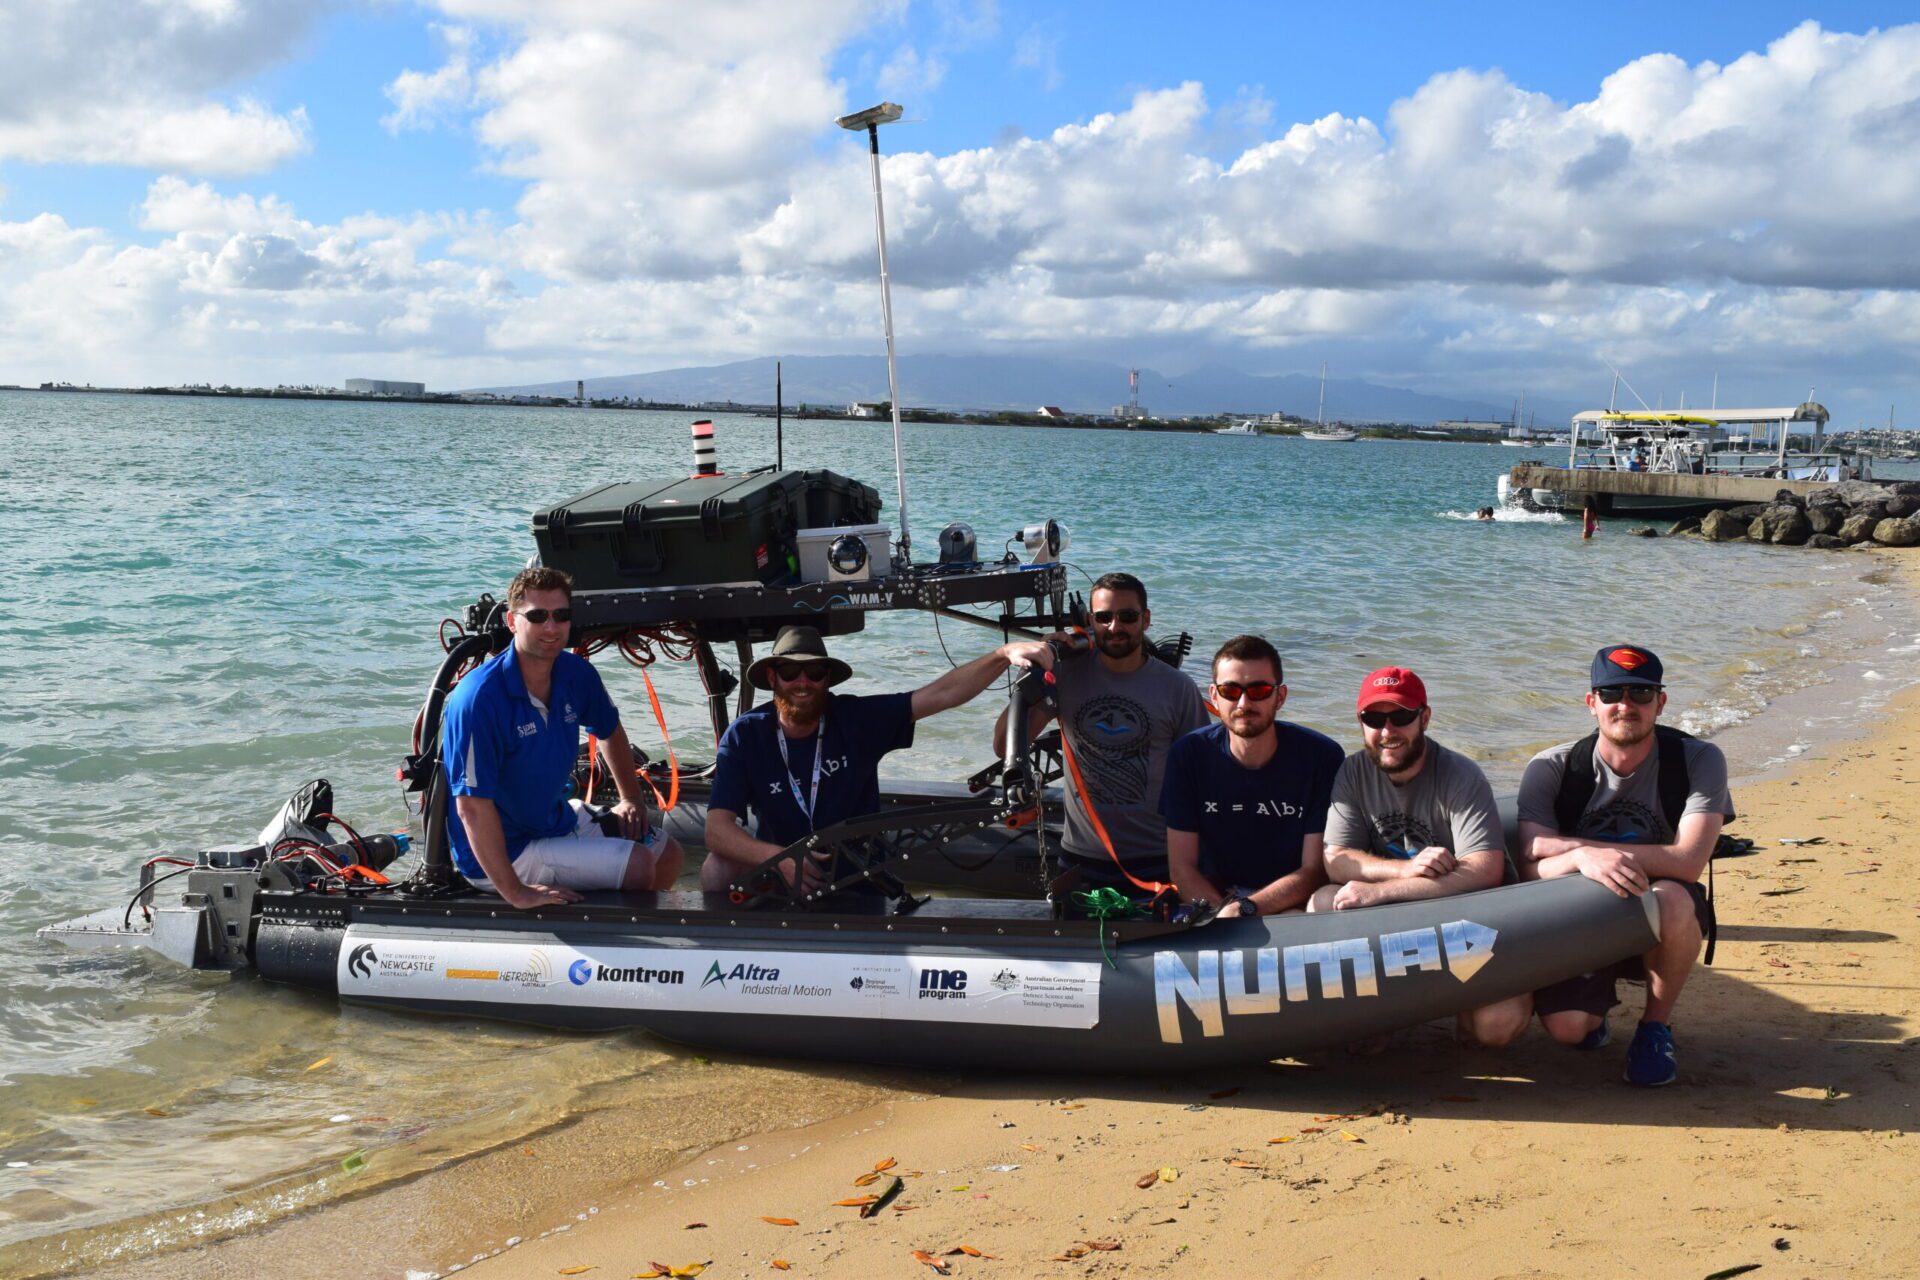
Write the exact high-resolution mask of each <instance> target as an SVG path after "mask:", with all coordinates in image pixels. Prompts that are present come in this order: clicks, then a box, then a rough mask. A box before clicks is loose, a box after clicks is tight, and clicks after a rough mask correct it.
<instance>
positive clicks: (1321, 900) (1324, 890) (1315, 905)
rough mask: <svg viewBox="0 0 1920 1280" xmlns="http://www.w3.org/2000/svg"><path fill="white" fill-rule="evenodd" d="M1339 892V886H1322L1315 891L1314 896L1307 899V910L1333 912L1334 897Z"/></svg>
mask: <svg viewBox="0 0 1920 1280" xmlns="http://www.w3.org/2000/svg"><path fill="white" fill-rule="evenodd" d="M1339 892H1340V886H1339V885H1337V884H1324V885H1321V886H1320V887H1319V888H1318V889H1315V890H1314V891H1313V896H1312V897H1311V898H1308V899H1307V910H1309V911H1331V910H1333V898H1334V895H1335V894H1337V893H1339Z"/></svg>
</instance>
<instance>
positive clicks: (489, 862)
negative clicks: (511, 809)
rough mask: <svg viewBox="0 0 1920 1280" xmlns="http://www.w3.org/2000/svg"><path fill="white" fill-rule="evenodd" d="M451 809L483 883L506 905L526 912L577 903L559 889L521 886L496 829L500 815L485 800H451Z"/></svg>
mask: <svg viewBox="0 0 1920 1280" xmlns="http://www.w3.org/2000/svg"><path fill="white" fill-rule="evenodd" d="M453 803H454V808H455V809H456V810H457V811H458V813H459V814H460V825H461V826H462V827H465V828H466V832H467V845H468V847H469V848H471V849H472V850H473V856H474V860H475V861H477V862H479V864H480V870H481V872H482V873H484V874H485V875H486V877H487V881H488V883H489V884H491V885H492V886H493V888H494V892H496V893H498V894H499V895H500V896H501V897H502V898H505V899H506V900H507V905H509V906H512V907H518V908H519V909H520V910H522V911H528V910H531V909H533V908H534V907H546V906H552V905H554V904H555V903H561V902H578V901H580V895H579V894H577V893H575V892H574V891H573V890H571V889H566V888H562V887H560V886H559V885H547V884H526V883H523V882H522V881H521V879H520V877H519V875H518V874H516V873H515V872H514V869H513V859H512V858H509V857H508V856H507V836H506V832H505V831H503V830H502V829H501V827H500V811H499V810H498V809H496V808H495V807H494V804H493V801H491V800H489V799H487V798H486V797H485V796H455V797H454V798H453Z"/></svg>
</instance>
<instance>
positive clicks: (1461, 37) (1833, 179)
mask: <svg viewBox="0 0 1920 1280" xmlns="http://www.w3.org/2000/svg"><path fill="white" fill-rule="evenodd" d="M1913 12H1914V11H1913V9H1912V6H1911V5H1910V4H1909V5H1904V6H1903V5H1890V4H1835V5H1813V6H1807V5H1801V6H1796V7H1789V6H1785V5H1780V4H1775V3H1771V2H1770V0H1751V2H1749V3H1744V4H1741V5H1683V4H1673V3H1671V0H1669V2H1668V3H1664V4H1657V5H1656V4H1641V3H1616V4H1613V5H1607V6H1581V7H1575V8H1569V7H1567V6H1543V5H1539V4H1537V3H1534V4H1527V5H1518V4H1498V3H1489V4H1478V5H1473V6H1442V5H1433V4H1431V3H1424V4H1400V3H1378V4H1362V5H1346V6H1331V5H1324V4H1322V5H1313V6H1303V5H1298V4H1293V3H1288V2H1285V0H1268V2H1267V3H1262V4H1247V5H1239V4H1215V5H1210V4H1204V3H1197V2H1196V3H1189V4H1188V5H1185V6H1172V5H1167V4H1164V3H1159V4H1146V3H1137V4H1136V3H1131V2H1127V0H1109V2H1108V3H1105V4H1101V5H1088V4H1084V3H1078V4H1076V3H1069V2H1065V0H1062V2H1059V3H1054V2H1051V0H1039V2H1036V3H1030V4H1019V5H1015V4H1012V3H996V0H708V3H705V4H702V5H699V6H689V5H686V4H684V3H673V2H670V0H661V2H658V3H655V2H639V0H628V2H621V0H419V2H414V0H340V2H328V0H254V2H252V3H248V2H247V0H61V3H59V4H56V5H45V4H34V3H28V2H27V0H0V48H6V49H8V50H9V57H8V75H7V76H6V77H5V78H4V79H0V382H13V383H25V384H29V385H32V384H37V383H39V382H42V381H46V380H69V381H73V382H93V383H98V384H102V385H142V384H170V383H180V382H202V381H206V382H214V383H223V382H224V383H236V384H249V385H273V384H278V383H288V384H309V383H312V384H324V385H339V384H340V383H341V382H343V381H344V380H345V379H346V378H349V377H378V378H394V379H409V380H419V381H424V382H426V383H428V384H429V386H431V387H433V388H435V389H452V388H459V387H470V386H486V385H500V384H509V383H524V382H535V381H551V380H560V379H571V378H575V377H591V376H598V375H607V374H623V373H637V372H645V371H649V370H654V369H663V368H672V367H676V366H681V365H690V364H714V363H722V362H725V361H728V360H736V359H744V358H748V357H753V356H768V355H818V354H849V353H875V352H878V351H880V350H881V349H882V345H881V330H880V322H879V311H880V308H879V291H878V283H877V273H876V262H875V252H874V235H873V207H872V193H871V188H870V175H869V168H868V163H867V157H866V154H865V145H864V144H865V139H864V137H863V136H859V135H854V134H850V133H847V132H845V131H843V130H841V129H838V128H836V127H835V126H834V124H833V119H834V117H835V116H836V115H839V114H842V113H845V112H849V111H853V110H858V109H860V108H863V107H866V106H869V105H872V104H874V103H876V102H879V101H882V100H891V101H895V102H898V103H901V104H902V105H903V106H904V107H905V109H906V118H905V119H904V120H903V121H901V122H900V123H898V124H894V125H889V126H887V127H885V128H884V129H883V130H882V131H881V144H882V148H883V151H884V162H883V164H884V179H883V182H884V190H885V195H886V200H887V228H888V248H889V257H890V263H889V265H890V267H891V270H892V279H893V303H894V313H895V325H896V331H897V334H898V341H899V347H900V350H901V351H902V352H914V353H927V354H931V353H942V354H1020V355H1036V354H1037V355H1045V354H1050V353H1051V354H1058V355H1061V356H1072V357H1080V358H1095V359H1102V360H1109V361H1112V362H1114V363H1115V364H1124V365H1137V366H1143V367H1148V368H1153V369H1157V370H1159V371H1160V372H1163V373H1167V374H1173V375H1177V374H1181V373H1184V372H1187V371H1189V370H1191V369H1193V368H1196V367H1200V366H1207V365H1221V366H1228V367H1233V368H1238V369H1242V370H1245V371H1247V372H1251V373H1295V372H1313V371H1317V369H1318V367H1319V365H1320V364H1321V362H1322V361H1326V362H1328V363H1329V364H1330V365H1331V366H1332V368H1333V371H1334V373H1335V375H1336V376H1341V377H1356V378H1368V379H1371V380H1374V381H1378V382H1383V383H1389V384H1393V385H1401V386H1407V387H1412V388H1416V389H1419V390H1423V391H1430V392H1436V393H1448V394H1459V395H1471V396H1476V397H1481V398H1486V399H1491V400H1494V401H1496V402H1506V401H1508V400H1510V399H1512V398H1513V397H1515V396H1518V395H1521V394H1529V395H1534V396H1538V397H1540V398H1542V399H1549V398H1550V399H1556V400H1562V401H1571V402H1575V403H1581V404H1600V403H1604V401H1605V398H1606V396H1607V394H1608V391H1609V387H1610V385H1611V383H1612V377H1613V375H1612V373H1611V372H1610V371H1609V370H1610V368H1616V369H1618V370H1619V371H1620V372H1621V373H1622V374H1623V375H1624V376H1625V378H1626V380H1627V383H1628V384H1629V385H1630V386H1631V387H1632V388H1633V389H1634V390H1635V391H1636V392H1637V393H1638V394H1639V395H1640V396H1642V397H1643V398H1644V399H1645V400H1646V401H1647V402H1648V403H1649V404H1655V403H1659V404H1664V405H1666V406H1668V407H1672V406H1674V405H1676V404H1677V403H1679V401H1680V397H1682V396H1685V397H1687V403H1689V404H1702V403H1705V402H1706V401H1707V400H1708V399H1709V397H1710V396H1711V395H1712V394H1713V386H1714V383H1715V379H1716V378H1717V380H1718V394H1719V403H1720V404H1722V405H1729V404H1733V403H1736V402H1738V403H1740V404H1769V405H1772V404H1782V403H1793V402H1797V401H1798V400H1799V399H1801V398H1803V397H1804V396H1805V395H1806V394H1808V391H1809V389H1810V388H1812V389H1815V391H1814V393H1815V394H1816V396H1817V398H1818V399H1820V400H1821V401H1822V402H1824V403H1826V404H1827V405H1828V406H1829V407H1830V408H1831V409H1832V410H1833V411H1834V417H1835V425H1836V426H1852V425H1858V424H1867V425H1876V424H1882V423H1884V422H1885V421H1886V420H1887V417H1888V414H1889V410H1890V408H1892V407H1894V406H1898V405H1903V404H1904V405H1908V406H1911V407H1910V408H1908V409H1907V410H1905V411H1904V413H1902V414H1901V416H1904V417H1905V418H1907V419H1908V420H1909V423H1911V422H1913V421H1920V394H1916V393H1920V361H1916V359H1915V356H1916V354H1920V293H1917V291H1920V165H1916V164H1915V163H1913V160H1912V157H1913V156H1915V155H1920V24H1915V23H1912V22H1907V23H1906V25H1902V24H1903V21H1904V20H1906V19H1908V18H1909V17H1910V16H1911V15H1912V14H1913ZM1116 394H1118V391H1117V392H1116ZM1621 395H1622V398H1623V399H1625V398H1626V396H1627V393H1626V392H1624V391H1623V392H1622V393H1621ZM1896 412H1899V411H1898V410H1896Z"/></svg>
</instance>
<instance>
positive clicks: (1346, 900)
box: [1333, 880, 1374, 911]
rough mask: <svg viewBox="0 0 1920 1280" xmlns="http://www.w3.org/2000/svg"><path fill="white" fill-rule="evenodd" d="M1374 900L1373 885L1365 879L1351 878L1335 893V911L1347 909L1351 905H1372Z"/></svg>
mask: <svg viewBox="0 0 1920 1280" xmlns="http://www.w3.org/2000/svg"><path fill="white" fill-rule="evenodd" d="M1373 902H1374V893H1373V886H1372V885H1370V884H1368V883H1367V882H1366V881H1365V880H1349V881H1347V883H1345V884H1343V885H1341V886H1340V890H1339V892H1337V893H1335V894H1334V895H1333V909H1334V910H1335V911H1345V910H1346V909H1347V908H1349V907H1370V906H1372V905H1373Z"/></svg>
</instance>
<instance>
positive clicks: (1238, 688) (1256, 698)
mask: <svg viewBox="0 0 1920 1280" xmlns="http://www.w3.org/2000/svg"><path fill="white" fill-rule="evenodd" d="M1274 687H1275V686H1274V683H1273V681H1271V680H1255V681H1254V682H1253V683H1252V684H1241V683H1239V682H1238V681H1236V680H1228V681H1226V682H1225V683H1223V684H1216V685H1214V686H1213V691H1214V692H1215V693H1217V694H1219V695H1220V700H1221V701H1222V702H1226V703H1234V702H1238V701H1240V698H1241V696H1242V695H1243V694H1244V695H1245V696H1246V698H1247V700H1248V701H1249V702H1265V701H1266V700H1267V699H1268V698H1271V697H1272V696H1273V690H1274Z"/></svg>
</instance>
